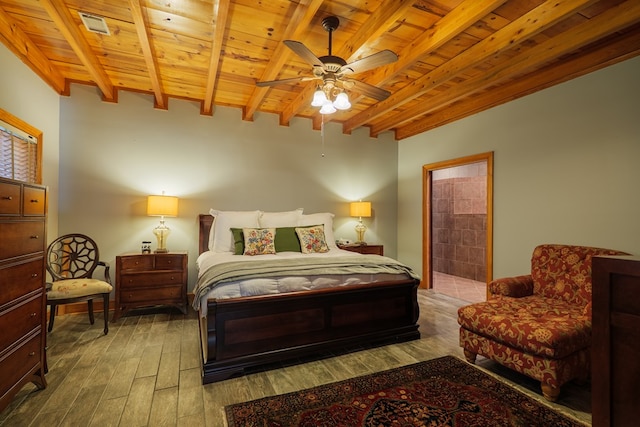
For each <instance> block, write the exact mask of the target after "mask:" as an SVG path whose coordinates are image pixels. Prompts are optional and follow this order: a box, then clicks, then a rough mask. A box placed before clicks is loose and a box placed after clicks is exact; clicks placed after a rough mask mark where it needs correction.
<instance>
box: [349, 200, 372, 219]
mask: <svg viewBox="0 0 640 427" xmlns="http://www.w3.org/2000/svg"><path fill="white" fill-rule="evenodd" d="M349 211H350V212H349V214H350V215H351V216H358V217H365V218H368V217H370V216H371V202H352V203H351V204H350V205H349Z"/></svg>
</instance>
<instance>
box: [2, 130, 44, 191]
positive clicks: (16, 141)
mask: <svg viewBox="0 0 640 427" xmlns="http://www.w3.org/2000/svg"><path fill="white" fill-rule="evenodd" d="M37 165H38V140H37V138H35V137H33V136H31V135H29V134H26V133H24V132H20V131H19V130H17V129H15V128H12V127H11V126H9V125H8V124H6V123H3V122H0V176H2V177H4V178H11V179H16V180H19V181H24V182H32V183H35V182H37Z"/></svg>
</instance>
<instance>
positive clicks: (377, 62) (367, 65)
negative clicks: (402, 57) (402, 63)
mask: <svg viewBox="0 0 640 427" xmlns="http://www.w3.org/2000/svg"><path fill="white" fill-rule="evenodd" d="M397 60H398V55H396V54H395V53H393V52H392V51H390V50H388V49H387V50H382V51H380V52H378V53H374V54H373V55H369V56H365V57H364V58H362V59H358V60H357V61H353V62H352V63H350V64H347V65H343V66H342V68H340V71H338V72H339V73H362V72H363V71H367V70H370V69H372V68H376V67H380V66H381V65H387V64H390V63H392V62H396V61H397Z"/></svg>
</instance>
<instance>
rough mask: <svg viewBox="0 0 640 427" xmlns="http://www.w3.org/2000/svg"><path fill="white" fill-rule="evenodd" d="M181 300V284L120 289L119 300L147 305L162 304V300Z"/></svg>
mask: <svg viewBox="0 0 640 427" xmlns="http://www.w3.org/2000/svg"><path fill="white" fill-rule="evenodd" d="M171 300H173V301H181V300H182V285H180V286H163V287H160V288H157V287H154V288H149V289H135V290H122V292H121V294H120V301H121V302H122V303H125V304H126V303H145V302H147V301H149V305H155V304H162V301H171Z"/></svg>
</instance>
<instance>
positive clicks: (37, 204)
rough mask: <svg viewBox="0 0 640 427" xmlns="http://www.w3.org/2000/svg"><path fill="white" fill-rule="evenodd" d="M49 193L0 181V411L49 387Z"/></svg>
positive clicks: (31, 186) (44, 190)
mask: <svg viewBox="0 0 640 427" xmlns="http://www.w3.org/2000/svg"><path fill="white" fill-rule="evenodd" d="M46 213H47V189H46V187H43V186H39V185H32V184H26V183H23V182H19V181H13V180H9V179H3V178H0V240H1V242H0V411H2V410H3V409H4V408H6V406H7V405H8V404H9V403H11V401H12V400H13V397H14V396H15V395H16V393H17V392H18V391H20V389H21V388H22V387H23V386H24V385H25V384H27V383H30V382H33V383H34V384H35V385H36V386H37V387H38V388H45V387H46V386H47V382H46V380H45V370H46V360H45V357H46V355H45V340H46V337H45V333H44V331H45V327H46V308H47V307H46V296H45V267H44V252H45V249H46V241H47V239H46Z"/></svg>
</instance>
